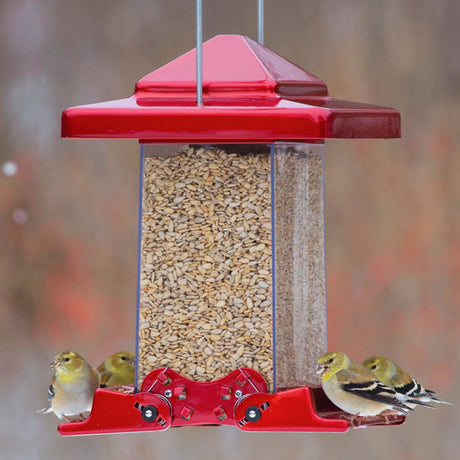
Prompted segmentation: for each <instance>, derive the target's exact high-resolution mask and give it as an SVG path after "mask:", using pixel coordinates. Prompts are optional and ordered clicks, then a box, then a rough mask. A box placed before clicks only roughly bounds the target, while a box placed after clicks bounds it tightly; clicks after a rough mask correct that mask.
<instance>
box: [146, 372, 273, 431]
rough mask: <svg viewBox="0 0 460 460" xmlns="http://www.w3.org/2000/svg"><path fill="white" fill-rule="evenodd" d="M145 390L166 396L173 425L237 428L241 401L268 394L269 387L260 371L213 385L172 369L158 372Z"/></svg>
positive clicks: (235, 375)
mask: <svg viewBox="0 0 460 460" xmlns="http://www.w3.org/2000/svg"><path fill="white" fill-rule="evenodd" d="M141 391H142V392H144V393H147V392H152V393H155V394H159V395H164V396H165V397H167V399H168V401H170V403H171V406H172V426H182V425H208V424H218V425H234V424H235V420H234V413H233V412H234V407H235V404H236V402H237V401H238V400H239V398H241V397H243V396H244V395H248V394H254V393H257V392H264V393H265V392H266V391H267V384H266V382H265V380H264V378H263V377H262V375H261V374H259V373H258V372H257V371H255V370H253V369H249V368H246V367H243V368H240V369H236V370H234V371H233V372H231V373H230V374H228V375H227V376H225V377H223V378H221V379H219V380H214V381H212V382H194V381H193V380H189V379H187V378H185V377H183V376H182V375H180V374H179V373H177V372H176V371H173V370H172V369H166V368H161V369H155V370H154V371H152V372H150V373H149V374H148V375H147V376H146V377H145V379H144V381H143V382H142V388H141Z"/></svg>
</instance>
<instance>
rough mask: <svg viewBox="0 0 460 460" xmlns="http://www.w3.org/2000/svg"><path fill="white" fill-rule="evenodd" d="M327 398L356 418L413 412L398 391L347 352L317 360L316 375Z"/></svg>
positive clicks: (330, 353) (323, 356) (333, 353)
mask: <svg viewBox="0 0 460 460" xmlns="http://www.w3.org/2000/svg"><path fill="white" fill-rule="evenodd" d="M316 373H317V374H318V375H319V376H320V377H321V383H322V387H323V390H324V392H325V393H326V395H327V397H328V398H329V399H330V400H331V401H332V402H333V403H334V404H335V405H336V406H337V407H339V408H340V409H342V410H343V411H345V412H348V413H349V414H353V415H356V416H364V417H367V416H376V415H380V414H382V412H385V411H393V412H397V413H399V414H406V413H407V412H408V411H409V410H411V409H410V407H408V406H407V405H406V404H404V403H403V402H401V401H400V400H399V399H398V398H397V397H396V392H395V391H394V390H393V389H392V388H389V387H388V386H386V385H384V384H383V383H382V382H380V381H379V380H378V379H377V378H376V377H375V375H374V374H373V373H372V372H371V371H369V370H368V369H366V368H365V367H364V366H361V365H360V364H357V363H354V362H352V361H350V359H349V358H348V357H347V355H346V354H345V353H341V352H331V351H330V352H327V353H324V354H322V355H321V356H320V357H319V358H318V367H317V372H316Z"/></svg>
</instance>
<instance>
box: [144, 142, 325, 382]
mask: <svg viewBox="0 0 460 460" xmlns="http://www.w3.org/2000/svg"><path fill="white" fill-rule="evenodd" d="M141 234H142V238H141V245H140V251H141V253H140V254H141V255H140V264H141V270H140V273H141V276H140V300H139V356H138V382H139V383H140V382H142V380H143V379H144V378H145V376H146V375H147V374H148V372H150V371H151V370H152V368H155V367H160V366H168V367H171V368H173V369H175V370H178V371H179V372H181V373H182V374H183V375H185V376H186V377H188V378H190V379H192V380H199V381H206V380H215V379H218V378H221V377H224V376H225V375H227V374H228V373H229V372H230V371H231V370H233V369H236V368H237V367H241V366H246V367H250V368H252V369H255V370H257V371H259V372H260V373H261V374H262V375H263V376H264V377H265V379H266V380H267V383H268V384H269V387H270V388H272V389H273V387H274V382H276V385H277V387H280V388H291V387H298V386H304V385H311V384H315V383H318V382H317V380H316V376H315V372H314V369H315V361H316V359H317V357H318V356H319V355H320V354H321V353H322V352H324V350H325V349H326V314H325V266H324V255H325V254H324V203H323V144H322V143H318V144H313V143H310V144H307V143H274V144H227V145H186V146H177V145H166V146H165V145H161V146H158V145H144V147H143V186H142V229H141Z"/></svg>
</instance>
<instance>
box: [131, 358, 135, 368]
mask: <svg viewBox="0 0 460 460" xmlns="http://www.w3.org/2000/svg"><path fill="white" fill-rule="evenodd" d="M129 362H130V364H132V365H133V366H134V365H135V364H136V358H132V359H130V360H129Z"/></svg>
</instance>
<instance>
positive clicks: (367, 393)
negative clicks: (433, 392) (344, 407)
mask: <svg viewBox="0 0 460 460" xmlns="http://www.w3.org/2000/svg"><path fill="white" fill-rule="evenodd" d="M337 380H338V382H339V384H340V386H341V388H342V389H343V390H344V391H347V392H349V393H351V394H354V395H357V396H360V397H361V398H365V399H369V400H371V401H377V402H380V403H383V404H388V405H390V406H396V407H398V408H401V409H407V410H410V408H409V407H408V406H406V405H405V404H404V403H402V402H401V401H399V400H398V399H397V398H396V394H395V391H394V390H392V389H391V388H390V387H387V386H386V385H384V384H383V383H382V382H380V381H379V380H371V379H367V378H365V377H363V375H362V373H358V372H355V371H352V370H343V371H340V372H338V373H337Z"/></svg>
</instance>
